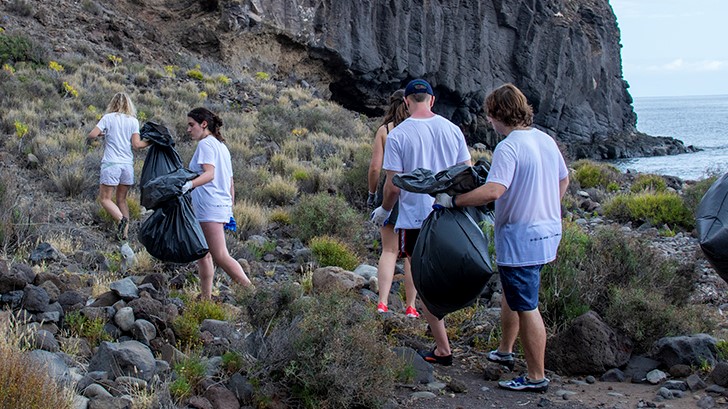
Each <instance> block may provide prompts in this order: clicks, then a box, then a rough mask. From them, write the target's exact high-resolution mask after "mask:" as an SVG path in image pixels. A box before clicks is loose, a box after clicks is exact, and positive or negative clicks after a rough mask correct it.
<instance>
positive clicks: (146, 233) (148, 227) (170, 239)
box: [139, 193, 209, 263]
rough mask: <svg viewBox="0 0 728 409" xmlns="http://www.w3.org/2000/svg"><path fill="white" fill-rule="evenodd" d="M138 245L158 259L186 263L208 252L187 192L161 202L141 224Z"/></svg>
mask: <svg viewBox="0 0 728 409" xmlns="http://www.w3.org/2000/svg"><path fill="white" fill-rule="evenodd" d="M139 242H140V243H142V245H144V247H145V248H146V249H147V252H149V254H151V255H152V256H154V257H156V258H157V259H159V260H162V261H167V262H173V263H189V262H191V261H195V260H199V259H200V258H202V257H204V256H205V254H207V252H208V250H209V249H208V247H207V241H206V240H205V235H204V234H203V233H202V227H201V226H200V223H199V222H198V221H197V218H196V217H195V213H194V211H193V210H192V199H191V198H190V194H189V193H186V194H184V195H182V196H178V197H176V198H174V199H172V200H169V201H167V202H166V203H164V205H163V206H162V207H159V208H158V209H157V210H155V211H154V213H152V215H151V216H149V217H148V218H147V220H145V221H144V223H142V226H141V229H140V230H139Z"/></svg>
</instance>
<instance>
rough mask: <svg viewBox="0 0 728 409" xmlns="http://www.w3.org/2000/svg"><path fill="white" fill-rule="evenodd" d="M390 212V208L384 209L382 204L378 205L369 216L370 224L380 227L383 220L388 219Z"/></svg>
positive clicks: (382, 224)
mask: <svg viewBox="0 0 728 409" xmlns="http://www.w3.org/2000/svg"><path fill="white" fill-rule="evenodd" d="M390 213H392V211H391V210H385V209H384V208H383V207H382V206H379V207H377V208H376V209H374V211H373V212H372V214H371V215H370V216H369V221H371V222H372V224H373V225H375V226H377V227H382V226H384V222H386V221H387V219H389V214H390Z"/></svg>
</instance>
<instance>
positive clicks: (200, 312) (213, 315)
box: [172, 300, 229, 348]
mask: <svg viewBox="0 0 728 409" xmlns="http://www.w3.org/2000/svg"><path fill="white" fill-rule="evenodd" d="M228 318H229V317H228V316H227V313H226V312H225V310H224V309H223V307H222V305H220V304H218V303H215V302H213V301H210V300H191V301H190V302H188V303H187V305H185V308H184V311H183V312H182V314H181V315H179V316H178V317H177V318H175V320H174V322H173V323H172V328H173V329H174V332H175V334H176V335H177V340H178V342H179V343H180V346H181V347H183V348H195V347H197V346H198V345H199V344H200V324H202V321H204V320H206V319H213V320H221V321H222V320H227V319H228Z"/></svg>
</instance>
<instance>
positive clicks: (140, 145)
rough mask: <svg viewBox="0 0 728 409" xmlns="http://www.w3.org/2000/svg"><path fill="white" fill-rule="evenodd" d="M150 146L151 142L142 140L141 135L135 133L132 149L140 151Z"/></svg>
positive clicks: (132, 137) (132, 136) (132, 138)
mask: <svg viewBox="0 0 728 409" xmlns="http://www.w3.org/2000/svg"><path fill="white" fill-rule="evenodd" d="M149 145H151V142H149V141H148V140H146V139H142V138H141V137H140V136H139V133H138V132H134V133H133V134H132V135H131V147H132V148H134V149H137V150H138V149H144V148H146V147H147V146H149Z"/></svg>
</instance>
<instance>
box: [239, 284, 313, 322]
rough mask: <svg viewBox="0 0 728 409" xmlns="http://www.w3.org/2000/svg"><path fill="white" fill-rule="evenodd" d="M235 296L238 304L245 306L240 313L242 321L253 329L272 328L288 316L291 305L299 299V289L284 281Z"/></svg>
mask: <svg viewBox="0 0 728 409" xmlns="http://www.w3.org/2000/svg"><path fill="white" fill-rule="evenodd" d="M236 295H238V297H237V301H238V304H239V305H242V306H247V308H244V309H243V312H242V317H241V319H242V320H243V321H245V322H248V323H250V325H251V326H253V327H254V328H274V327H275V326H276V322H277V321H278V320H281V319H285V318H286V317H287V316H288V312H289V310H290V309H291V304H293V303H294V302H295V301H296V300H297V299H298V298H300V297H301V287H300V286H298V285H296V284H295V283H293V282H290V281H286V282H281V283H275V284H273V285H272V286H265V287H261V288H256V291H255V292H249V291H248V292H243V293H240V294H236Z"/></svg>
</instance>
